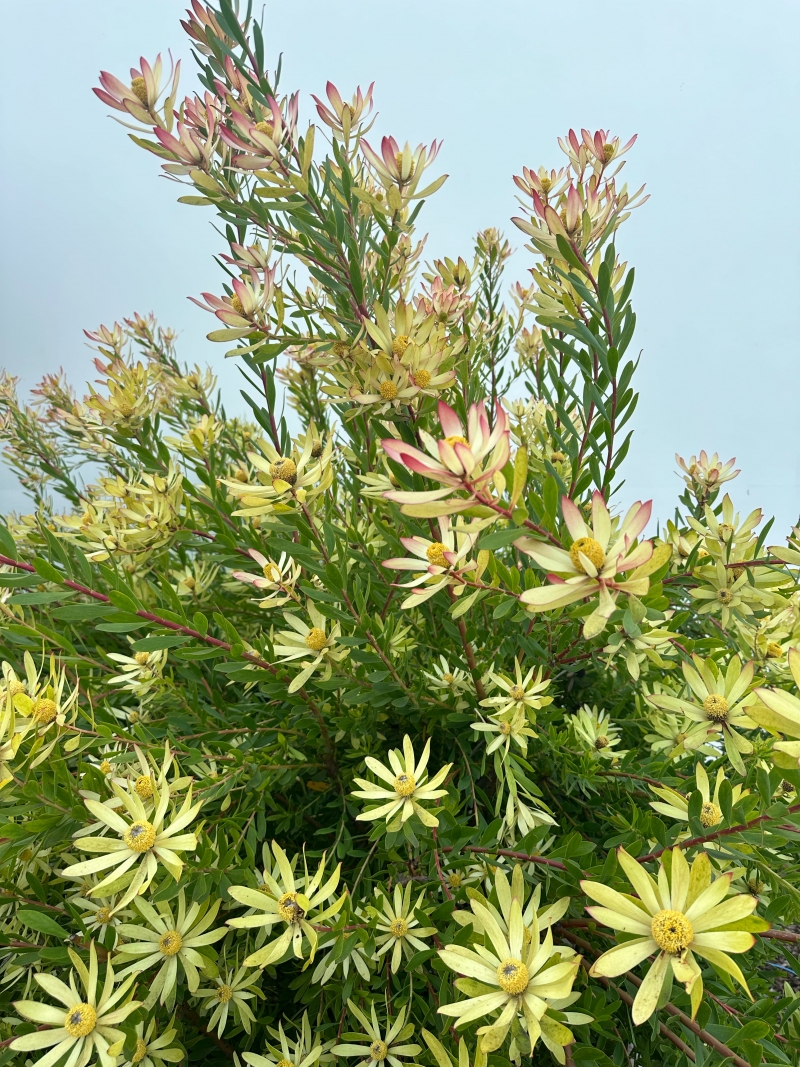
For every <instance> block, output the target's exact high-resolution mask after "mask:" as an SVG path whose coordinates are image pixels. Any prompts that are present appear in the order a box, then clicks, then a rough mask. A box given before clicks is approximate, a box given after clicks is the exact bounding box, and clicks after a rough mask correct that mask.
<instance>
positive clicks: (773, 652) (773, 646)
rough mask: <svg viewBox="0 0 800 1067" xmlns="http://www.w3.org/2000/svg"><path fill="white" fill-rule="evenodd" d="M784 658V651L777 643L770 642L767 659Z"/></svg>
mask: <svg viewBox="0 0 800 1067" xmlns="http://www.w3.org/2000/svg"><path fill="white" fill-rule="evenodd" d="M782 656H783V649H782V648H781V646H780V645H779V644H778V642H777V641H770V643H769V644H768V645H767V659H781V658H782Z"/></svg>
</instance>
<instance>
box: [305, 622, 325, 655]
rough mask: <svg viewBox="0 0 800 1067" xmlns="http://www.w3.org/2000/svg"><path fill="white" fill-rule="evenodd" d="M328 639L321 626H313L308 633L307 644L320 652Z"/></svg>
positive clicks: (312, 649)
mask: <svg viewBox="0 0 800 1067" xmlns="http://www.w3.org/2000/svg"><path fill="white" fill-rule="evenodd" d="M326 641H327V638H326V637H325V631H324V630H320V628H319V626H312V627H311V629H310V630H309V631H308V633H307V634H306V645H307V646H308V648H310V649H311V651H312V652H319V651H320V650H321V649H323V648H324V647H325V642H326Z"/></svg>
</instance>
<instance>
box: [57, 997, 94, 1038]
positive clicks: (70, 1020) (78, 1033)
mask: <svg viewBox="0 0 800 1067" xmlns="http://www.w3.org/2000/svg"><path fill="white" fill-rule="evenodd" d="M96 1022H97V1012H96V1011H95V1010H94V1008H93V1007H92V1005H91V1004H76V1005H75V1007H74V1008H70V1009H69V1011H68V1012H67V1014H66V1015H65V1016H64V1029H65V1030H66V1031H67V1033H68V1034H69V1036H70V1037H86V1036H87V1035H88V1034H90V1033H91V1032H92V1030H94V1028H95V1024H96Z"/></svg>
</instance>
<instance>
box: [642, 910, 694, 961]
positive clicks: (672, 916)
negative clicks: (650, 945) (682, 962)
mask: <svg viewBox="0 0 800 1067" xmlns="http://www.w3.org/2000/svg"><path fill="white" fill-rule="evenodd" d="M650 930H651V933H652V935H653V940H654V941H655V943H656V944H657V945H658V947H659V948H660V949H661V950H662V951H663V952H668V953H669V954H670V955H671V956H679V955H680V954H681V953H682V952H683V951H684V950H685V949H687V948H688V947H689V945H691V943H692V941H693V940H694V930H693V929H692V924H691V923H690V922H689V920H688V919H687V918H686V916H685V915H684V914H683V913H682V912H680V911H671V910H666V911H659V912H657V913H656V914H655V915H654V916H653V922H652V925H651V927H650Z"/></svg>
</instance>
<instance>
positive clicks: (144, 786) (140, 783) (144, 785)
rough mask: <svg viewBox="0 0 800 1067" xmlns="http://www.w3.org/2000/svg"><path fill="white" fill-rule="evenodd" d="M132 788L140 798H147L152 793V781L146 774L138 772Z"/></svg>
mask: <svg viewBox="0 0 800 1067" xmlns="http://www.w3.org/2000/svg"><path fill="white" fill-rule="evenodd" d="M133 788H134V789H135V790H136V792H137V793H138V795H139V796H140V797H141V799H142V800H149V799H150V797H151V796H152V795H153V782H152V780H151V778H150V776H149V775H147V774H140V775H139V777H138V778H137V779H136V782H135V784H134V787H133Z"/></svg>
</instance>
